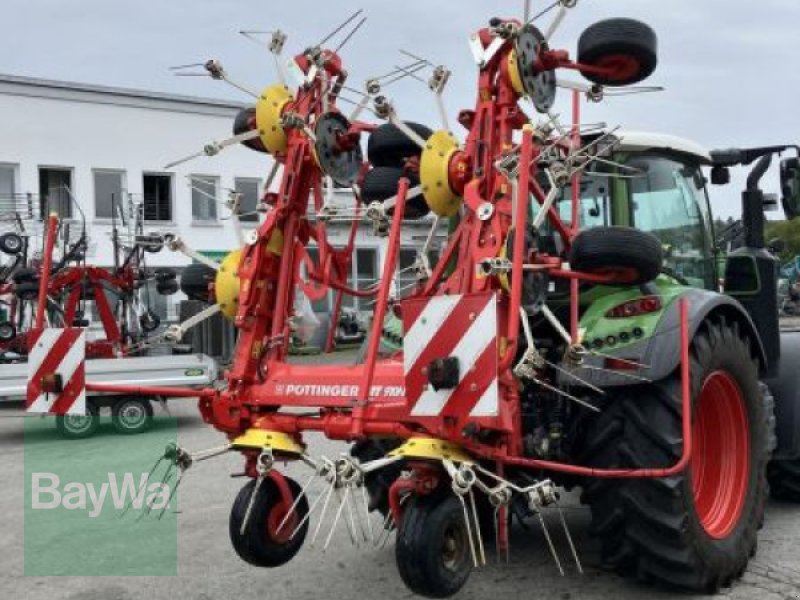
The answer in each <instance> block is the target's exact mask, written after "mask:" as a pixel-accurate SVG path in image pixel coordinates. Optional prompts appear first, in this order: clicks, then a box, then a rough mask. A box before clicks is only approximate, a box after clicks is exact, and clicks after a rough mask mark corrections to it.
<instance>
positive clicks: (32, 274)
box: [11, 267, 39, 283]
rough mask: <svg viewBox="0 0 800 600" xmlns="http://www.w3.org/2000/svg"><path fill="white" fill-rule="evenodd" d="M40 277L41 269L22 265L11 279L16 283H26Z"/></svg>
mask: <svg viewBox="0 0 800 600" xmlns="http://www.w3.org/2000/svg"><path fill="white" fill-rule="evenodd" d="M38 278H39V271H37V270H36V269H31V268H30V267H22V268H21V269H17V270H16V271H14V275H13V276H12V277H11V279H12V280H13V281H14V283H26V282H29V281H36V280H37V279H38Z"/></svg>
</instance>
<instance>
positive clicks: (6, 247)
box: [0, 231, 25, 256]
mask: <svg viewBox="0 0 800 600" xmlns="http://www.w3.org/2000/svg"><path fill="white" fill-rule="evenodd" d="M24 247H25V242H23V241H22V237H21V236H19V235H17V234H16V233H12V232H10V231H9V232H8V233H4V234H3V235H0V250H2V251H3V252H4V253H6V254H9V255H11V256H16V255H17V254H19V253H20V252H22V249H23V248H24Z"/></svg>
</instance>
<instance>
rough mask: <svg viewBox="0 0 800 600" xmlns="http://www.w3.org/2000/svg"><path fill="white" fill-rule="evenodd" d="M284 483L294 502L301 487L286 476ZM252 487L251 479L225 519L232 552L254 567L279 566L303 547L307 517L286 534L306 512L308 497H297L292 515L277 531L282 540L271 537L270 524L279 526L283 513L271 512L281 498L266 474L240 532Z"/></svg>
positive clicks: (306, 530)
mask: <svg viewBox="0 0 800 600" xmlns="http://www.w3.org/2000/svg"><path fill="white" fill-rule="evenodd" d="M286 482H287V483H288V484H289V488H290V489H291V492H292V499H293V501H294V500H295V499H296V498H297V496H298V495H299V494H300V491H301V488H300V486H299V485H298V484H297V482H296V481H294V480H293V479H291V478H289V477H286ZM255 486H256V482H255V480H252V481H250V482H248V483H247V484H246V485H245V486H244V487H243V488H242V489H241V490H239V494H238V495H237V496H236V500H234V502H233V507H232V508H231V514H230V519H229V521H228V530H229V533H230V538H231V543H232V544H233V548H234V550H236V553H237V554H238V555H239V556H240V557H241V559H242V560H244V561H245V562H247V563H250V564H251V565H253V566H256V567H279V566H281V565H283V564H286V563H287V562H289V561H290V560H291V559H292V558H294V556H295V554H297V553H298V552H299V551H300V548H301V547H302V546H303V542H304V541H305V539H306V533H308V520H307V519H306V520H305V522H304V523H303V526H302V527H301V528H300V529H299V530H298V531H297V534H295V536H294V537H292V538H291V539H289V536H290V534H291V533H292V532H293V531H294V529H295V527H296V526H297V525H298V524H299V523H300V522H301V521H303V519H304V517H305V516H306V515H307V514H308V500H307V498H306V496H303V498H301V499H300V502H298V503H297V506H296V507H295V511H296V516H295V517H294V518H290V519H289V520H288V521H287V522H286V524H285V525H284V529H282V530H281V532H282V534H281V535H282V539H275V538H274V537H273V534H272V533H271V532H270V529H271V525H270V523H272V525H274V526H276V527H275V528H276V529H277V525H280V521H282V520H283V517H284V516H285V513H281V511H280V510H278V513H281V514H273V512H274V511H275V510H276V509H277V503H279V502H282V498H281V494H280V491H279V490H278V486H277V484H276V483H275V482H274V481H273V480H272V479H271V478H270V477H266V478H264V480H263V482H262V483H261V487H260V488H259V490H258V496H256V499H255V502H254V504H253V508H252V510H251V512H250V517H249V519H248V522H247V527H246V528H245V530H244V534H242V533H241V527H242V522H243V521H244V517H245V513H246V512H247V506H248V505H249V503H250V496H251V495H252V494H253V490H254V489H255ZM276 521H277V523H276Z"/></svg>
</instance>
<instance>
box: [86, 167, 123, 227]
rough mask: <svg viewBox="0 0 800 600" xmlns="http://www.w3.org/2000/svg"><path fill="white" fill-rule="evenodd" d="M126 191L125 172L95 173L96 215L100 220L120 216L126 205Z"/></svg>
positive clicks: (101, 171)
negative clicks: (124, 196) (124, 195)
mask: <svg viewBox="0 0 800 600" xmlns="http://www.w3.org/2000/svg"><path fill="white" fill-rule="evenodd" d="M124 189H125V172H124V171H111V170H99V169H98V170H95V171H94V214H95V216H96V217H97V218H98V219H111V218H112V217H115V216H117V217H118V216H119V215H120V213H121V212H122V207H123V206H124V205H125V202H124V199H123V194H124Z"/></svg>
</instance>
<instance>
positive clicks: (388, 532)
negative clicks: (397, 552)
mask: <svg viewBox="0 0 800 600" xmlns="http://www.w3.org/2000/svg"><path fill="white" fill-rule="evenodd" d="M388 525H389V526H388V527H387V528H386V535H385V536H384V538H383V542H381V548H385V547H386V543H387V542H388V541H389V538H390V537H392V531H394V530H395V528H396V523H395V522H394V517H392V516H391V513H389V523H388Z"/></svg>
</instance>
